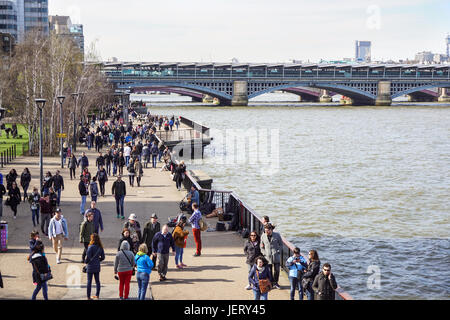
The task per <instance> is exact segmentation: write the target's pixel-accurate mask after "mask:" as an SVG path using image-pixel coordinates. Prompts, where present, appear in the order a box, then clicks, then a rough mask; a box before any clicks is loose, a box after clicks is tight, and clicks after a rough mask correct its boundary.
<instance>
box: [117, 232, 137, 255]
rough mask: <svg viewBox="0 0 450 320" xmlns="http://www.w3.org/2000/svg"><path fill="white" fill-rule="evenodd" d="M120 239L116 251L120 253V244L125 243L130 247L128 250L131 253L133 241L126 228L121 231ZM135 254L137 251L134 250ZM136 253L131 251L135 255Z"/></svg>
mask: <svg viewBox="0 0 450 320" xmlns="http://www.w3.org/2000/svg"><path fill="white" fill-rule="evenodd" d="M121 235H122V236H121V238H120V240H119V245H118V246H117V251H120V246H121V245H122V242H124V241H127V242H128V244H129V245H130V249H129V250H131V251H133V239H131V237H130V230H129V229H128V228H123V229H122V234H121ZM136 252H137V250H136ZM136 252H134V251H133V253H135V254H136Z"/></svg>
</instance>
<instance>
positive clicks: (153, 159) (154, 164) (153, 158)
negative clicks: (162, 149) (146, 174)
mask: <svg viewBox="0 0 450 320" xmlns="http://www.w3.org/2000/svg"><path fill="white" fill-rule="evenodd" d="M157 157H158V155H152V165H153V168H156V158H157Z"/></svg>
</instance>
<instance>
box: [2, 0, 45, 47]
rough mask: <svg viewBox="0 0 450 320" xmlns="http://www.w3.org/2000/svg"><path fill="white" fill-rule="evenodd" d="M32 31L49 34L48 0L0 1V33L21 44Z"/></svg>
mask: <svg viewBox="0 0 450 320" xmlns="http://www.w3.org/2000/svg"><path fill="white" fill-rule="evenodd" d="M32 30H38V31H40V32H42V33H43V34H44V35H48V34H49V33H48V0H0V32H4V33H10V34H11V35H12V36H13V37H14V38H15V39H16V41H17V42H19V43H20V42H23V40H25V35H26V34H27V33H28V32H30V31H32Z"/></svg>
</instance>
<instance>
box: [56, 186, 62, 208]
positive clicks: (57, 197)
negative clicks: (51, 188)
mask: <svg viewBox="0 0 450 320" xmlns="http://www.w3.org/2000/svg"><path fill="white" fill-rule="evenodd" d="M56 193H57V196H56V204H57V205H58V206H59V204H60V203H61V189H58V190H56Z"/></svg>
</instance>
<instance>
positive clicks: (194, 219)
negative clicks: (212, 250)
mask: <svg viewBox="0 0 450 320" xmlns="http://www.w3.org/2000/svg"><path fill="white" fill-rule="evenodd" d="M192 211H193V214H192V216H191V217H190V218H189V223H190V224H191V225H192V233H193V235H194V242H195V247H196V251H195V254H194V257H198V256H200V255H201V254H202V238H201V230H200V219H201V218H202V213H201V212H200V210H199V209H198V204H197V203H193V204H192Z"/></svg>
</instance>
